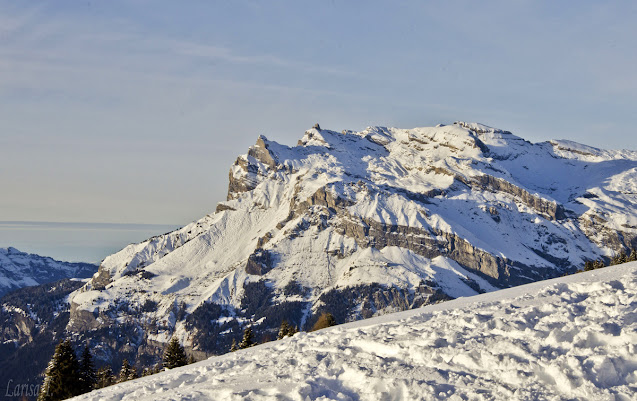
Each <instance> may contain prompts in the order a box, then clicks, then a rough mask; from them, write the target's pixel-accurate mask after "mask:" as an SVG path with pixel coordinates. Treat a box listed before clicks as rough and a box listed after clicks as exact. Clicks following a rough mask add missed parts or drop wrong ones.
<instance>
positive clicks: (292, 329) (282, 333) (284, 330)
mask: <svg viewBox="0 0 637 401" xmlns="http://www.w3.org/2000/svg"><path fill="white" fill-rule="evenodd" d="M298 332H299V329H298V328H297V327H296V326H292V325H291V324H289V323H288V322H287V320H284V321H282V322H281V327H280V328H279V334H278V335H277V337H276V339H277V340H280V339H282V338H285V337H292V336H293V335H294V334H296V333H298Z"/></svg>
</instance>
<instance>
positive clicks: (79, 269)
mask: <svg viewBox="0 0 637 401" xmlns="http://www.w3.org/2000/svg"><path fill="white" fill-rule="evenodd" d="M96 271H97V266H96V265H94V264H91V263H71V262H61V261H59V260H54V259H52V258H50V257H46V256H40V255H35V254H31V253H25V252H20V251H19V250H17V249H15V248H11V247H9V248H0V297H1V296H2V295H4V294H6V293H7V292H9V291H13V290H15V289H18V288H22V287H28V286H34V285H40V284H44V283H50V282H53V281H57V280H61V279H64V278H88V277H91V276H92V275H93V274H95V272H96Z"/></svg>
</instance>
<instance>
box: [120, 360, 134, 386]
mask: <svg viewBox="0 0 637 401" xmlns="http://www.w3.org/2000/svg"><path fill="white" fill-rule="evenodd" d="M136 378H137V370H135V368H134V367H132V366H131V364H130V363H128V359H124V361H123V362H122V368H121V369H120V371H119V377H118V379H117V382H118V383H123V382H125V381H128V380H133V379H136Z"/></svg>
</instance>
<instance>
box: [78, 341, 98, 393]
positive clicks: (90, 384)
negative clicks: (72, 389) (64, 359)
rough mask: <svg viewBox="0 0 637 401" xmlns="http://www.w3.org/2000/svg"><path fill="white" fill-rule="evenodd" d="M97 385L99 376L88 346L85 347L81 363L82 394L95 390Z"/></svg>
mask: <svg viewBox="0 0 637 401" xmlns="http://www.w3.org/2000/svg"><path fill="white" fill-rule="evenodd" d="M96 384H97V374H96V372H95V365H94V364H93V356H92V355H91V351H90V350H89V349H88V344H87V345H85V346H84V352H82V359H81V361H80V385H81V390H82V393H88V392H89V391H91V390H93V389H94V388H95V386H96Z"/></svg>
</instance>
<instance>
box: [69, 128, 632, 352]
mask: <svg viewBox="0 0 637 401" xmlns="http://www.w3.org/2000/svg"><path fill="white" fill-rule="evenodd" d="M636 203H637V152H633V151H606V150H599V149H594V148H591V147H587V146H584V145H579V144H575V143H572V142H568V141H552V142H547V143H540V144H531V143H529V142H527V141H524V140H523V139H522V138H519V137H517V136H515V135H513V134H511V133H510V132H507V131H502V130H499V129H494V128H490V127H487V126H484V125H481V124H475V123H463V122H458V123H454V124H453V125H449V126H438V127H425V128H415V129H409V130H403V129H396V128H384V127H371V128H368V129H366V130H363V131H361V132H352V131H343V132H342V133H337V132H334V131H329V130H323V129H320V128H319V127H316V128H313V129H310V130H308V131H306V132H305V134H304V136H303V137H302V139H301V140H300V141H299V143H298V144H297V146H294V147H288V146H284V145H281V144H278V143H276V142H273V141H269V140H268V139H266V138H265V137H263V136H261V137H259V139H258V140H257V143H256V145H255V146H253V147H251V148H250V149H249V151H248V153H247V154H245V155H242V156H240V157H239V158H238V159H237V161H236V162H235V164H234V165H233V166H232V168H231V171H230V176H229V190H228V200H227V201H226V202H223V203H221V204H219V205H218V207H217V211H216V212H215V213H213V214H210V215H208V216H206V217H204V218H203V219H201V220H199V221H197V222H194V223H192V224H190V225H188V226H186V227H184V228H181V229H179V230H177V231H174V232H172V233H169V234H166V235H162V236H158V237H154V238H151V239H149V240H148V241H144V242H142V243H139V244H133V245H130V246H128V247H126V248H125V249H123V250H122V251H120V252H118V253H116V254H114V255H112V256H110V257H108V258H106V259H105V260H104V261H103V263H102V265H101V266H100V270H99V273H98V274H97V275H96V276H95V277H94V278H93V279H92V280H91V281H90V282H89V283H88V284H87V285H86V286H85V287H83V288H82V289H80V290H78V291H76V292H75V293H74V294H72V295H71V297H70V300H71V318H70V321H69V325H68V327H67V330H69V331H70V332H72V333H75V334H80V335H82V336H86V337H87V338H91V339H92V341H94V346H95V349H96V350H100V352H101V353H100V355H101V357H103V358H104V359H107V360H108V358H109V355H111V354H110V352H111V351H109V349H110V350H112V349H121V348H122V347H124V349H126V350H128V352H130V355H127V357H128V358H129V359H135V358H136V357H139V356H140V355H142V356H145V357H149V358H151V357H152V358H155V360H156V359H157V357H158V356H159V355H160V354H161V350H162V348H163V345H162V344H163V343H164V342H165V341H167V339H168V338H170V336H172V335H173V334H175V333H176V334H177V335H178V336H179V337H180V339H181V340H182V341H183V342H184V343H185V344H186V345H187V346H188V347H189V348H191V349H192V350H195V351H201V352H202V353H204V352H206V353H223V352H225V351H226V350H227V349H228V347H229V345H230V342H231V340H232V339H233V338H238V337H239V336H240V335H241V332H242V331H243V328H244V327H245V326H246V325H248V324H252V325H253V327H254V328H255V330H256V331H257V332H258V334H259V336H260V337H263V338H266V337H268V336H272V335H273V334H274V333H275V332H276V329H277V327H278V326H279V324H280V323H281V321H282V320H283V319H286V320H288V321H291V322H292V323H293V324H295V325H298V326H300V327H302V328H308V327H311V325H312V324H313V322H314V321H315V319H316V318H317V316H318V315H319V314H320V312H321V311H324V310H328V311H330V312H332V313H333V314H334V315H335V317H336V319H337V321H338V322H339V323H341V322H346V321H351V320H356V319H360V318H366V317H371V316H374V315H379V314H383V313H389V312H393V311H398V310H405V309H410V308H415V307H419V306H421V305H424V304H428V303H434V302H438V301H440V300H444V299H450V298H455V297H460V296H469V295H475V294H478V293H480V292H485V291H492V290H495V289H498V288H503V287H508V286H512V285H517V284H523V283H528V282H531V281H535V280H539V279H545V278H550V277H555V276H559V275H561V274H563V273H564V272H572V271H574V270H575V269H576V268H580V267H582V266H583V264H584V261H585V260H587V259H597V258H608V257H610V256H612V255H613V254H614V253H616V252H620V251H622V250H628V249H630V248H634V247H637V210H636V208H635V204H636ZM96 333H97V334H96ZM113 338H117V339H118V340H117V341H121V343H117V344H114V343H113V340H112V339H113ZM138 349H140V351H139V353H138V351H137V350H138ZM102 351H103V352H102ZM152 358H151V359H152ZM146 360H148V359H146Z"/></svg>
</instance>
